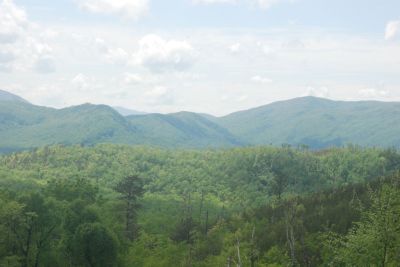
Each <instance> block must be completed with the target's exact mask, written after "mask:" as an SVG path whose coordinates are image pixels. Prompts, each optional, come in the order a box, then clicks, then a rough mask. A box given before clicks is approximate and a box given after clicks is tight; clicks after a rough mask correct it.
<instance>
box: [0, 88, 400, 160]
mask: <svg viewBox="0 0 400 267" xmlns="http://www.w3.org/2000/svg"><path fill="white" fill-rule="evenodd" d="M4 95H7V96H8V98H10V95H8V94H4ZM11 96H12V97H11V100H4V101H1V98H0V152H1V151H3V152H5V151H6V152H8V151H17V150H23V149H30V148H34V147H39V146H44V145H51V144H65V145H72V144H84V145H94V144H98V143H117V144H130V145H154V146H160V147H167V148H221V147H236V146H251V145H270V144H272V145H282V144H291V145H307V146H309V147H310V148H313V149H318V148H325V147H330V146H343V145H346V144H348V143H353V144H357V145H362V146H385V147H392V146H394V147H400V137H399V136H400V103H399V102H380V101H335V100H330V99H324V98H317V97H298V98H294V99H291V100H284V101H278V102H274V103H271V104H267V105H263V106H259V107H256V108H252V109H248V110H242V111H238V112H234V113H231V114H228V115H225V116H221V117H215V116H212V115H208V114H202V113H195V112H188V111H181V112H175V113H169V114H159V113H149V114H135V115H128V116H123V115H122V114H121V113H120V112H118V111H117V110H115V108H114V107H110V106H107V105H94V104H89V103H86V104H82V105H77V106H71V107H67V108H62V109H54V108H48V107H41V106H36V105H33V104H30V103H29V102H27V101H21V99H22V98H19V97H18V96H15V95H13V94H11ZM22 100H23V99H22Z"/></svg>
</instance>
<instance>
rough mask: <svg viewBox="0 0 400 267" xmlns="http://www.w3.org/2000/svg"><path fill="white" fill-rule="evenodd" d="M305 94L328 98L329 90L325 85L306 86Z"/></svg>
mask: <svg viewBox="0 0 400 267" xmlns="http://www.w3.org/2000/svg"><path fill="white" fill-rule="evenodd" d="M305 95H306V96H314V97H321V98H328V97H329V96H330V90H329V89H328V88H327V87H324V86H322V87H318V88H315V87H311V86H309V87H308V88H307V92H306V94H305Z"/></svg>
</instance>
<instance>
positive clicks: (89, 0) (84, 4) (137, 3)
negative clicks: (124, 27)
mask: <svg viewBox="0 0 400 267" xmlns="http://www.w3.org/2000/svg"><path fill="white" fill-rule="evenodd" d="M76 2H77V3H78V4H79V6H80V7H81V8H83V9H85V10H88V11H90V12H93V13H103V14H117V15H121V16H123V17H125V18H131V19H137V18H139V17H141V16H143V15H144V14H145V13H146V12H147V10H148V2H149V0H81V1H79V0H76Z"/></svg>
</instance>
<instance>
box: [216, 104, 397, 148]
mask: <svg viewBox="0 0 400 267" xmlns="http://www.w3.org/2000/svg"><path fill="white" fill-rule="evenodd" d="M218 123H219V124H220V125H221V126H223V127H225V128H227V129H228V130H229V131H230V132H231V133H233V134H235V135H236V136H239V137H241V138H242V139H243V140H246V141H248V142H249V143H251V144H276V145H279V144H283V143H288V144H306V145H309V146H310V147H312V148H322V147H327V146H332V145H337V146H340V145H344V144H347V143H353V144H359V145H367V146H374V145H376V146H397V147H400V103H387V102H377V101H358V102H345V101H332V100H327V99H321V98H315V97H303V98H296V99H292V100H288V101H281V102H275V103H273V104H270V105H266V106H262V107H259V108H255V109H250V110H246V111H241V112H236V113H233V114H230V115H228V116H225V117H222V118H219V119H218Z"/></svg>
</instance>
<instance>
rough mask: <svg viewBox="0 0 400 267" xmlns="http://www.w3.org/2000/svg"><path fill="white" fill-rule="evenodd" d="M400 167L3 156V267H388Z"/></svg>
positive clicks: (342, 159) (284, 157) (317, 156)
mask: <svg viewBox="0 0 400 267" xmlns="http://www.w3.org/2000/svg"><path fill="white" fill-rule="evenodd" d="M399 159H400V154H399V152H398V151H396V150H394V149H378V148H361V147H357V146H348V147H345V148H333V149H326V150H321V151H311V150H307V149H305V148H304V147H298V148H293V147H290V146H284V147H281V148H277V147H255V148H235V149H229V150H200V151H199V150H165V149H157V148H149V147H130V146H120V145H97V146H94V147H82V146H68V147H64V146H51V147H43V148H40V149H35V150H33V151H27V152H21V153H16V154H11V155H8V156H2V157H0V185H1V187H0V188H1V190H0V266H26V267H31V266H35V267H38V266H43V267H52V266H60V267H64V266H65V267H67V266H78V267H81V266H194V267H200V266H225V265H228V264H230V265H231V266H235V265H238V264H239V265H241V266H246V267H247V266H250V267H252V266H288V265H298V266H324V265H333V266H341V265H344V266H346V265H349V266H357V265H364V264H365V263H366V261H365V260H368V261H369V262H373V263H374V264H375V265H377V266H382V259H384V264H385V265H386V266H391V264H392V265H393V263H394V262H396V261H397V260H398V259H397V258H396V257H397V256H396V255H398V251H397V248H398V246H399V239H398V237H399V236H400V229H398V227H397V223H396V222H398V219H399V218H398V215H399V214H400V210H399V204H398V203H400V202H399V201H400V197H399V196H400V194H399V189H398V186H397V184H398V181H399V178H400V174H399V172H398V170H399V169H400V160H399ZM385 246H386V254H385V253H384V248H385ZM382 255H386V256H383V257H382Z"/></svg>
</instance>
